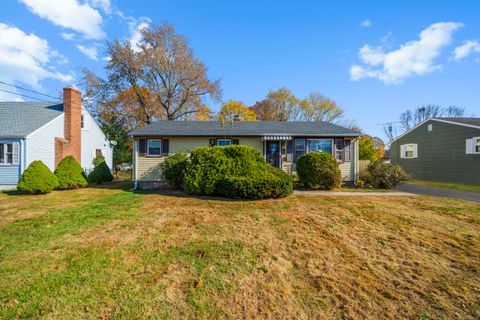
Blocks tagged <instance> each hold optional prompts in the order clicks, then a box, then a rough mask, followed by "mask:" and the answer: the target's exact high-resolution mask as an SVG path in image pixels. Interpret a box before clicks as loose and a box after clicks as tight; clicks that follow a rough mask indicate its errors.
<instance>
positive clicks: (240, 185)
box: [215, 165, 293, 199]
mask: <svg viewBox="0 0 480 320" xmlns="http://www.w3.org/2000/svg"><path fill="white" fill-rule="evenodd" d="M267 166H268V165H267ZM215 193H216V194H218V195H219V196H222V197H228V198H240V199H267V198H283V197H286V196H288V195H290V194H292V193H293V184H292V178H291V177H290V176H289V175H288V174H286V173H285V172H283V171H282V170H280V169H277V168H274V167H270V168H265V171H262V172H259V173H256V174H253V175H251V176H237V177H232V176H227V177H225V178H224V179H222V180H220V181H219V183H218V184H217V189H216V192H215Z"/></svg>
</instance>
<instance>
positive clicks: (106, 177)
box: [88, 161, 113, 184]
mask: <svg viewBox="0 0 480 320" xmlns="http://www.w3.org/2000/svg"><path fill="white" fill-rule="evenodd" d="M112 180H113V175H112V173H111V172H110V168H109V167H108V165H107V164H106V163H105V161H103V162H100V164H98V165H96V166H95V168H94V169H93V171H92V172H90V174H89V175H88V182H90V183H96V184H102V183H105V182H110V181H112Z"/></svg>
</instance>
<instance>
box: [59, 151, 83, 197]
mask: <svg viewBox="0 0 480 320" xmlns="http://www.w3.org/2000/svg"><path fill="white" fill-rule="evenodd" d="M82 173H83V169H82V167H80V165H79V164H78V162H77V161H76V160H75V158H74V157H73V156H67V157H65V158H63V160H62V161H60V163H59V164H58V166H57V169H55V176H56V177H57V179H58V187H57V189H60V190H67V189H77V188H82V187H86V186H87V185H88V183H87V180H85V178H84V177H83V175H82Z"/></svg>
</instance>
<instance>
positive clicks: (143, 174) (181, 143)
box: [136, 137, 263, 181]
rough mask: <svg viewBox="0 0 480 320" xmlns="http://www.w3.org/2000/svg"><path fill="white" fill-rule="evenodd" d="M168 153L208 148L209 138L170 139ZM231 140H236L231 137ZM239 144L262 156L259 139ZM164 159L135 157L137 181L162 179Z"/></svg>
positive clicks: (241, 141)
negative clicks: (161, 165)
mask: <svg viewBox="0 0 480 320" xmlns="http://www.w3.org/2000/svg"><path fill="white" fill-rule="evenodd" d="M168 139H169V149H170V150H169V153H170V154H172V153H181V152H189V151H190V150H193V149H195V148H199V147H207V146H209V140H210V138H209V137H170V138H168ZM232 139H236V138H235V137H233V138H232ZM238 139H239V144H241V145H246V146H250V147H252V148H254V149H256V150H257V151H258V152H260V153H262V154H263V142H262V140H261V139H260V138H248V137H247V138H238ZM164 160H165V157H145V156H140V155H138V156H137V162H136V170H137V171H136V174H137V177H138V180H139V181H159V180H161V179H162V177H161V172H160V168H159V165H160V163H162V162H163V161H164Z"/></svg>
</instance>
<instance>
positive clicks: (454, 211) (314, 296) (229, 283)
mask: <svg viewBox="0 0 480 320" xmlns="http://www.w3.org/2000/svg"><path fill="white" fill-rule="evenodd" d="M129 187H130V185H129V184H127V183H114V184H111V185H106V186H102V187H99V188H86V189H82V190H73V191H56V192H53V193H51V194H48V195H42V196H32V195H18V194H16V193H0V279H1V281H0V319H11V318H29V319H31V318H49V319H72V318H75V319H99V318H100V319H110V318H112V319H126V318H128V319H130V318H132V319H145V318H153V319H192V318H196V319H206V318H208V319H224V318H235V319H236V318H244V319H251V318H270V319H294V318H295V319H322V318H323V319H365V318H371V319H400V318H402V319H442V318H443V319H453V318H459V319H478V318H480V206H479V205H478V204H475V203H471V202H466V201H457V200H447V199H437V198H429V197H385V196H384V197H374V196H372V197H368V198H365V197H358V198H356V197H348V198H346V197H339V198H335V197H315V196H290V197H288V198H285V199H278V200H262V201H226V200H220V199H211V198H195V197H186V196H184V195H183V194H181V193H175V192H163V193H159V192H144V193H132V192H130V191H129Z"/></svg>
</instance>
